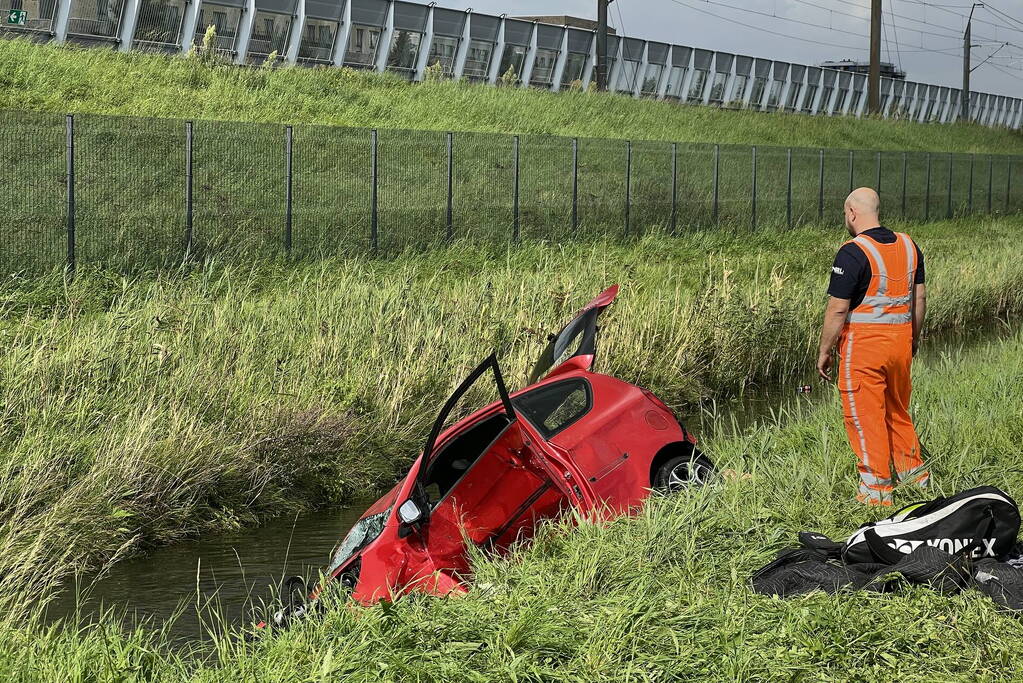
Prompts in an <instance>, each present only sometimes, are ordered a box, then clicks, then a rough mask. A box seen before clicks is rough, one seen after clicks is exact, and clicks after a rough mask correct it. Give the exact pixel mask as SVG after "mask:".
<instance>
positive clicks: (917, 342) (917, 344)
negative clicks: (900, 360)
mask: <svg viewBox="0 0 1023 683" xmlns="http://www.w3.org/2000/svg"><path fill="white" fill-rule="evenodd" d="M919 350H920V337H917V336H916V335H913V357H914V358H916V352H917V351H919Z"/></svg>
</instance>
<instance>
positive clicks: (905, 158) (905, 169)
mask: <svg viewBox="0 0 1023 683" xmlns="http://www.w3.org/2000/svg"><path fill="white" fill-rule="evenodd" d="M907 182H909V153H908V152H903V153H902V217H903V218H905V217H906V183H907Z"/></svg>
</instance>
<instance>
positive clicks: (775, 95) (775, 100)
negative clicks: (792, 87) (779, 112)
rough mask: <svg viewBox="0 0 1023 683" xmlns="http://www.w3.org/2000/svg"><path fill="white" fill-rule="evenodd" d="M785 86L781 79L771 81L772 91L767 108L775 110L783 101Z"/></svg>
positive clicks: (768, 97)
mask: <svg viewBox="0 0 1023 683" xmlns="http://www.w3.org/2000/svg"><path fill="white" fill-rule="evenodd" d="M784 86H785V84H784V83H782V82H781V81H771V92H770V93H769V94H768V96H767V108H768V109H770V110H771V111H774V110H775V109H777V108H778V105H779V104H780V103H781V89H782V88H783V87H784Z"/></svg>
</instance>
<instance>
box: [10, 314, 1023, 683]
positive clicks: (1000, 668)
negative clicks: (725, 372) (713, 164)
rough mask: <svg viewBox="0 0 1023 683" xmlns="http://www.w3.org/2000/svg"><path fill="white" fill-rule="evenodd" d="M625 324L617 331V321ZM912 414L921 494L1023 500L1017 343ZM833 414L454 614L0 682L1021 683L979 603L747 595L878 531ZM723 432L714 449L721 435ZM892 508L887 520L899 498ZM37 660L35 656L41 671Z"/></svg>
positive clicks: (408, 616)
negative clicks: (866, 526)
mask: <svg viewBox="0 0 1023 683" xmlns="http://www.w3.org/2000/svg"><path fill="white" fill-rule="evenodd" d="M619 315H621V311H619ZM916 374H917V382H916V390H915V393H914V412H915V415H916V419H917V423H918V426H919V427H920V428H921V429H922V433H923V436H924V439H925V441H926V443H927V444H928V446H929V449H930V452H931V453H932V456H931V466H932V472H933V473H934V478H933V479H934V481H935V482H936V486H937V489H936V491H935V493H936V494H946V495H947V494H950V493H952V492H955V491H958V490H962V489H964V488H967V487H970V486H974V485H979V484H992V485H996V486H1000V487H1003V488H1004V489H1006V490H1007V491H1009V492H1010V493H1013V494H1016V495H1017V496H1019V494H1020V491H1021V490H1023V470H1021V469H1020V467H1019V463H1018V458H1017V456H1016V454H1017V452H1018V444H1019V442H1020V439H1021V438H1023V422H1021V420H1020V414H1019V408H1018V406H1019V405H1020V404H1021V402H1023V337H1021V336H1020V335H1019V334H1018V333H1017V334H1016V335H1015V336H1012V337H1010V338H1009V339H1007V340H1005V341H1003V342H998V343H992V344H985V345H983V346H981V347H978V348H973V349H970V350H965V351H964V350H952V351H950V352H947V353H946V354H944V355H943V356H942V357H940V358H939V359H937V360H936V361H932V362H931V363H929V364H928V365H927V366H926V367H918V368H917V372H916ZM840 414H841V412H840V406H839V404H838V399H837V396H835V395H831V396H829V397H828V400H827V401H826V402H825V403H824V404H818V405H811V404H807V403H805V402H803V401H802V400H798V401H797V400H793V401H790V402H789V403H788V407H787V408H786V409H785V410H783V411H782V412H781V413H779V415H778V417H777V419H776V420H774V421H771V420H767V421H763V422H761V423H759V424H757V425H755V426H753V427H751V428H749V429H747V430H745V431H744V432H743V433H741V434H739V435H736V436H726V437H717V438H711V439H710V443H709V444H707V447H708V448H710V449H711V450H712V451H713V452H714V453H715V455H716V457H717V458H718V460H719V462H720V463H721V464H722V465H725V466H731V467H735V468H737V469H739V470H742V471H744V472H747V473H748V474H749V475H750V476H749V478H747V479H741V480H732V481H727V482H722V483H718V484H716V485H713V486H710V487H708V488H706V489H703V490H700V491H696V492H694V493H692V494H690V495H680V496H676V497H673V498H670V499H658V500H655V501H654V502H653V503H652V504H651V505H649V506H647V508H646V509H645V510H644V511H643V513H642V514H640V515H639V516H638V517H637V518H635V519H630V520H619V521H616V522H614V523H611V524H607V525H592V524H588V523H580V524H578V526H573V525H572V524H569V523H562V524H559V525H553V526H547V527H544V528H543V530H542V531H541V533H540V534H539V536H538V537H537V539H536V540H535V542H534V543H533V544H532V545H530V546H529V547H527V548H524V549H520V550H519V551H518V552H516V553H515V554H513V555H512V556H511V557H509V558H507V559H488V558H482V557H477V558H476V561H475V565H474V566H475V585H474V588H473V589H472V590H471V591H470V592H469V593H468V595H466V596H465V597H461V598H458V599H435V598H423V597H417V596H412V597H410V598H406V599H403V600H401V601H399V602H397V603H395V604H393V605H386V604H385V605H381V606H377V607H374V608H353V607H349V606H347V605H344V604H343V603H342V602H332V607H331V609H330V610H329V611H328V613H327V614H326V615H325V616H324V618H322V619H317V620H312V621H307V622H304V623H301V624H300V625H298V626H296V627H294V628H292V629H291V630H289V631H286V632H282V633H272V634H270V635H268V636H267V637H264V638H261V639H259V640H257V641H255V642H245V641H243V640H241V639H238V638H236V637H231V636H228V637H220V638H219V639H217V640H216V641H214V643H213V644H212V645H213V646H212V647H211V648H209V649H207V650H206V651H205V653H206V656H205V658H199V659H196V658H194V657H187V656H182V655H181V654H180V653H173V652H171V651H170V650H168V648H167V646H166V644H165V635H163V634H161V633H152V632H147V631H145V630H142V629H139V630H135V631H131V632H128V633H121V632H119V631H118V629H117V627H116V624H115V623H113V622H110V621H108V622H107V623H105V625H104V626H103V627H102V628H100V629H97V630H81V631H78V630H61V629H58V628H53V629H51V630H49V631H45V632H44V631H42V630H40V629H39V628H38V627H22V628H15V627H11V626H7V627H4V628H3V635H2V637H0V675H3V676H4V677H5V678H6V679H7V680H12V681H14V680H17V681H30V680H90V681H120V680H128V679H130V680H147V681H149V680H151V681H179V680H188V681H253V680H258V681H266V682H272V681H295V680H302V681H327V680H347V681H376V680H388V681H413V680H414V681H494V680H519V681H522V680H526V681H542V680H567V681H611V680H614V681H664V680H697V679H698V680H721V681H733V680H749V681H768V680H815V681H818V680H821V681H823V680H829V681H830V680H839V681H846V680H848V681H861V680H872V681H874V680H876V681H900V682H910V681H937V680H940V681H976V680H984V681H1001V680H1006V681H1007V680H1015V679H1016V678H1017V668H1016V659H1017V658H1018V653H1019V650H1020V648H1021V647H1023V625H1021V623H1020V621H1019V619H1018V618H1016V617H1014V616H1011V615H1006V614H1001V613H999V612H998V611H996V609H995V608H994V605H993V604H992V603H991V602H990V601H989V600H988V599H987V598H985V597H983V596H981V595H980V594H978V593H972V592H967V593H964V594H962V595H955V596H945V595H941V594H939V593H937V592H935V591H930V590H927V589H924V588H913V589H905V590H902V591H900V592H897V593H892V594H868V593H851V594H843V595H837V596H828V595H824V594H820V593H817V594H812V595H809V596H806V597H802V598H796V599H790V600H778V599H772V598H768V597H764V596H758V595H754V594H753V593H752V592H751V590H750V589H749V587H748V584H747V581H748V578H749V576H750V575H751V573H752V572H753V571H754V570H755V569H757V568H758V567H760V566H761V565H763V564H764V563H766V562H767V561H769V560H770V559H771V558H772V557H773V554H774V552H776V551H777V550H778V549H779V548H782V547H785V546H788V545H791V544H793V543H794V542H795V535H796V532H798V531H801V530H805V529H812V530H818V531H822V532H825V533H828V534H830V535H832V536H833V537H842V536H843V535H845V534H848V533H849V532H851V531H852V530H853V529H854V528H855V527H856V526H858V525H859V524H861V523H862V522H864V521H868V520H869V519H871V518H873V515H880V514H882V513H879V512H878V511H876V510H868V509H866V508H863V507H862V506H860V505H859V504H857V503H855V502H854V498H853V496H854V493H855V484H856V477H855V467H854V458H853V456H852V455H851V453H850V451H849V448H848V445H847V443H846V438H845V434H844V431H843V428H842V425H841V418H840ZM725 431H727V430H723V429H722V430H718V433H724V432H725ZM916 495H917V494H916V492H914V491H902V490H897V491H896V497H897V503H902V502H908V501H910V500H914V499H915V497H916ZM40 655H42V656H40Z"/></svg>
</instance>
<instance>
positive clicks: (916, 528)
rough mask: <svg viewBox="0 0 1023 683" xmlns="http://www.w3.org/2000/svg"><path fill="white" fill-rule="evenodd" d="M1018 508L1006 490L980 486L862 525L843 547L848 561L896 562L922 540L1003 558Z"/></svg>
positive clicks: (966, 552) (952, 552)
mask: <svg viewBox="0 0 1023 683" xmlns="http://www.w3.org/2000/svg"><path fill="white" fill-rule="evenodd" d="M1019 527H1020V515H1019V507H1018V506H1017V505H1016V501H1014V500H1013V499H1012V498H1011V497H1010V496H1009V495H1008V494H1007V493H1005V492H1004V491H1002V490H1000V489H997V488H995V487H993V486H981V487H978V488H975V489H970V490H969V491H963V492H962V493H959V494H956V495H954V496H951V497H949V498H936V499H935V500H932V501H930V502H924V503H914V504H913V505H909V506H906V507H904V508H902V509H901V510H899V511H898V512H896V513H895V514H894V515H892V516H891V517H888V518H887V519H882V520H881V521H879V522H872V523H870V524H865V525H863V526H861V527H860V528H859V529H858V530H857V531H856V533H854V534H853V535H852V536H850V537H849V540H847V541H846V542H845V545H843V546H842V549H841V557H842V559H843V560H844V561H845V562H846V563H847V564H854V563H862V562H873V563H883V564H894V563H896V562H898V561H899V560H900V559H901V558H902V557H903V556H904V555H909V554H910V553H912V552H913V551H914V550H916V549H917V548H919V547H920V546H922V545H928V546H931V547H934V548H938V549H939V550H943V551H945V552H946V553H948V554H949V555H958V554H963V555H969V556H970V557H973V558H974V559H979V558H982V557H994V558H1002V557H1004V556H1005V555H1006V554H1007V553H1008V552H1009V551H1010V550H1011V549H1012V547H1013V545H1015V543H1016V537H1017V535H1018V534H1019Z"/></svg>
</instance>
